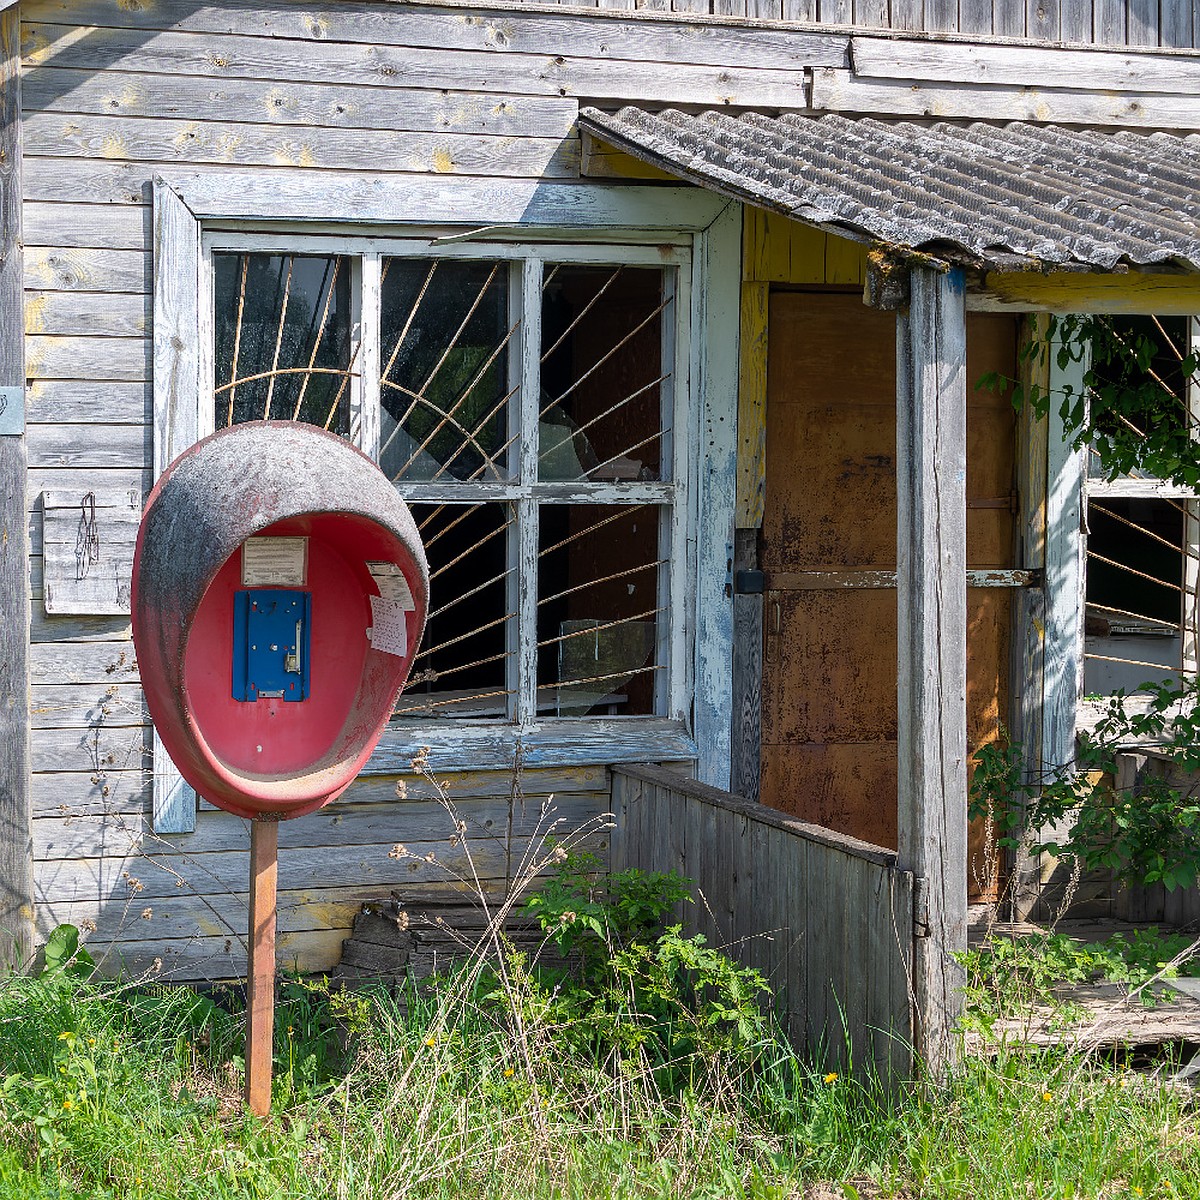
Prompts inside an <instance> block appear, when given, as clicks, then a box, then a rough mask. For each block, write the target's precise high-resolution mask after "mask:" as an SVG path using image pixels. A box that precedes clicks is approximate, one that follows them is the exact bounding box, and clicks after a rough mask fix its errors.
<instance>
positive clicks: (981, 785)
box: [970, 315, 1200, 890]
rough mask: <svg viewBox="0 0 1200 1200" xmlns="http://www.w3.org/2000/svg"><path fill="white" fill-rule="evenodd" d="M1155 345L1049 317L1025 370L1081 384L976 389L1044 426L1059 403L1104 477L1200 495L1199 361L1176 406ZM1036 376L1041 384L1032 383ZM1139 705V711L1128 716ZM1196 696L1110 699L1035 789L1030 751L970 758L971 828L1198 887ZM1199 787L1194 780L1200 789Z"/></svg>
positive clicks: (1134, 335)
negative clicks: (1140, 760) (1026, 774)
mask: <svg viewBox="0 0 1200 1200" xmlns="http://www.w3.org/2000/svg"><path fill="white" fill-rule="evenodd" d="M1159 352H1160V347H1159V345H1158V343H1157V342H1156V341H1155V339H1154V338H1153V337H1152V336H1150V334H1149V333H1147V332H1146V331H1145V330H1144V329H1138V328H1135V327H1134V326H1132V325H1129V324H1124V325H1122V324H1119V323H1114V322H1113V321H1112V319H1111V318H1108V317H1103V316H1097V315H1070V316H1064V317H1053V316H1052V317H1050V318H1049V319H1048V321H1047V323H1046V325H1045V326H1044V328H1043V330H1042V331H1041V333H1040V335H1039V336H1037V337H1033V338H1030V339H1029V340H1028V341H1027V343H1026V344H1025V346H1024V348H1023V350H1022V355H1021V357H1022V360H1023V361H1025V362H1029V363H1033V364H1035V365H1036V364H1040V363H1044V362H1045V361H1046V360H1047V358H1048V356H1053V359H1054V360H1055V361H1057V364H1058V366H1059V367H1060V368H1065V367H1067V366H1068V365H1070V364H1071V363H1072V362H1075V363H1083V364H1084V370H1083V372H1082V377H1081V386H1080V387H1079V388H1075V387H1073V386H1072V385H1070V384H1066V385H1064V386H1062V387H1061V388H1059V389H1057V390H1048V389H1047V388H1045V387H1043V386H1041V385H1040V384H1037V383H1024V384H1022V383H1020V382H1014V381H1011V380H1003V381H1002V380H1001V379H1000V377H999V376H997V375H994V374H993V375H991V376H987V377H985V378H984V379H983V380H981V381H980V385H979V386H981V387H992V388H995V387H998V386H1001V385H1003V386H1005V387H1008V386H1011V388H1012V398H1013V403H1014V405H1015V406H1016V407H1017V408H1020V407H1021V406H1022V405H1023V404H1029V405H1031V406H1032V408H1033V411H1034V412H1035V413H1036V414H1037V415H1038V416H1039V417H1044V416H1046V415H1047V413H1049V411H1050V409H1051V406H1052V405H1053V404H1055V403H1057V404H1058V412H1059V415H1060V417H1061V419H1062V422H1063V432H1064V437H1066V438H1068V439H1069V440H1070V442H1071V444H1072V445H1073V446H1074V447H1075V448H1077V449H1078V448H1082V447H1085V446H1086V447H1090V448H1091V451H1092V452H1093V454H1094V455H1095V456H1096V457H1097V458H1098V460H1099V463H1100V464H1101V467H1102V469H1103V471H1104V472H1105V473H1106V474H1107V475H1108V477H1109V478H1110V479H1115V478H1116V477H1118V476H1120V475H1125V474H1129V473H1131V472H1138V473H1140V474H1144V475H1149V476H1153V477H1155V478H1158V479H1163V480H1167V481H1169V482H1171V483H1174V484H1177V485H1180V486H1184V487H1197V486H1200V438H1198V436H1197V434H1198V432H1200V431H1198V430H1197V428H1196V427H1195V423H1194V420H1193V418H1192V417H1191V416H1190V415H1189V412H1188V406H1187V404H1186V402H1185V399H1184V396H1186V388H1187V387H1188V386H1189V385H1190V384H1191V383H1192V381H1193V380H1194V379H1195V376H1196V373H1197V369H1198V367H1200V360H1198V358H1197V355H1196V354H1195V353H1194V352H1189V353H1188V354H1186V355H1184V354H1180V355H1179V361H1178V362H1177V363H1176V364H1175V371H1176V372H1177V373H1178V374H1180V375H1181V376H1182V378H1183V380H1184V386H1183V387H1182V388H1181V389H1180V394H1176V392H1174V391H1172V390H1171V388H1170V387H1169V386H1168V384H1167V383H1166V382H1165V381H1164V380H1163V379H1162V377H1161V376H1160V375H1159V374H1158V373H1156V371H1155V370H1154V363H1155V360H1156V359H1157V358H1158V356H1159ZM1031 374H1034V375H1036V374H1037V372H1036V371H1035V372H1031ZM1135 697H1137V698H1139V702H1138V703H1137V704H1135V705H1131V704H1130V703H1129V702H1130V700H1131V699H1134V698H1135ZM1198 733H1200V685H1198V684H1197V682H1196V681H1195V680H1189V681H1184V682H1182V683H1157V684H1156V683H1146V684H1143V685H1142V686H1141V687H1140V688H1138V689H1137V691H1136V692H1135V693H1132V694H1131V695H1126V694H1125V693H1121V692H1118V693H1117V694H1115V695H1113V696H1111V697H1108V698H1107V707H1106V709H1105V712H1104V715H1103V717H1102V719H1101V721H1100V722H1099V724H1098V725H1097V727H1096V729H1095V730H1094V732H1093V733H1092V734H1091V735H1090V736H1083V737H1081V738H1080V748H1079V753H1078V755H1077V758H1076V761H1075V763H1074V764H1073V765H1071V766H1056V765H1049V766H1047V768H1046V769H1045V772H1044V775H1043V777H1042V778H1040V779H1035V780H1032V781H1031V780H1027V779H1024V778H1023V777H1022V768H1021V761H1022V757H1023V756H1022V749H1021V747H1020V746H1019V745H1015V744H1008V743H1001V744H1000V745H995V746H987V747H984V748H983V749H981V750H980V751H979V752H978V753H977V755H976V771H975V776H974V780H973V782H972V787H971V803H970V811H971V814H972V816H990V817H991V818H993V819H994V820H995V821H996V823H997V826H998V828H999V834H1000V836H999V839H998V840H999V844H1000V845H1004V846H1009V847H1016V846H1018V845H1019V844H1021V843H1022V831H1024V830H1030V831H1037V830H1047V829H1055V830H1061V831H1063V832H1061V833H1058V834H1055V835H1050V836H1044V837H1043V838H1042V840H1037V837H1036V835H1035V836H1033V837H1032V838H1031V839H1030V840H1029V842H1028V849H1029V850H1031V851H1032V852H1033V853H1040V852H1043V851H1044V852H1047V853H1050V854H1054V855H1056V856H1059V857H1066V858H1068V859H1073V860H1075V861H1076V862H1077V863H1078V864H1079V865H1080V866H1081V867H1083V868H1084V869H1094V868H1109V869H1111V870H1112V872H1113V873H1114V875H1115V877H1116V878H1117V879H1119V880H1121V881H1123V882H1127V883H1134V884H1149V883H1162V884H1163V885H1164V886H1165V887H1166V888H1167V889H1168V890H1172V889H1174V888H1177V887H1190V886H1191V885H1192V884H1194V883H1195V882H1196V880H1197V877H1198V876H1200V802H1198V801H1197V797H1196V787H1193V786H1189V785H1187V784H1183V783H1180V782H1179V780H1180V779H1182V778H1183V777H1185V776H1187V775H1188V774H1189V773H1193V772H1197V771H1200V738H1198V737H1197V734H1198ZM1148 742H1149V743H1153V744H1154V745H1155V748H1156V750H1157V752H1158V753H1159V755H1160V756H1161V757H1164V758H1166V759H1167V760H1168V761H1169V764H1170V769H1169V770H1167V771H1164V772H1163V774H1162V775H1159V776H1156V777H1150V778H1144V779H1139V781H1138V784H1137V786H1136V788H1132V789H1119V788H1117V787H1116V786H1115V779H1116V772H1117V763H1116V755H1117V753H1118V751H1119V750H1121V749H1122V748H1124V747H1128V746H1130V745H1133V744H1139V743H1140V744H1146V743H1148ZM1198 778H1200V777H1198Z"/></svg>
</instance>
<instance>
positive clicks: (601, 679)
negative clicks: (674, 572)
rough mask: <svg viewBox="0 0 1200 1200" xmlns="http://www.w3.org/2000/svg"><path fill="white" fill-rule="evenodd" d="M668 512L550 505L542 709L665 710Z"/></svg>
mask: <svg viewBox="0 0 1200 1200" xmlns="http://www.w3.org/2000/svg"><path fill="white" fill-rule="evenodd" d="M662 511H663V510H662V509H661V508H659V507H658V506H656V505H639V506H636V507H625V506H618V505H594V504H588V505H563V504H559V505H549V504H547V505H542V506H541V507H540V508H539V510H538V512H539V521H540V527H539V532H538V541H539V553H538V629H537V635H538V710H539V712H543V713H547V714H554V715H558V716H563V717H581V716H587V715H589V714H590V715H602V714H612V715H617V716H644V715H647V714H652V713H654V712H656V711H657V706H656V703H655V695H656V691H657V690H660V689H656V683H657V677H658V675H659V673H660V672H661V671H662V670H663V667H664V664H663V663H662V662H661V661H660V651H659V633H660V629H661V628H662V624H661V622H662V616H663V607H662V606H661V605H660V602H659V578H660V572H661V568H662V566H663V555H662V553H661V549H660V545H659V524H660V521H661V516H662Z"/></svg>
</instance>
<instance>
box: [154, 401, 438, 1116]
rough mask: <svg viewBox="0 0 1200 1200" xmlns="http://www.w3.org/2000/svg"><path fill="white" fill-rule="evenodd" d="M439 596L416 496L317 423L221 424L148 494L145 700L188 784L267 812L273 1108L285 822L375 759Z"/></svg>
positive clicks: (254, 1019)
mask: <svg viewBox="0 0 1200 1200" xmlns="http://www.w3.org/2000/svg"><path fill="white" fill-rule="evenodd" d="M428 602H429V571H428V567H427V565H426V561H425V552H424V549H423V547H422V545H421V539H420V536H419V535H418V533H417V529H416V526H415V524H414V522H413V519H412V516H411V514H410V513H409V511H408V506H407V505H406V504H405V503H404V501H403V500H402V499H400V497H399V496H398V495H397V494H396V490H395V488H394V487H393V485H392V484H391V483H390V482H389V481H388V480H387V479H386V477H385V476H384V475H383V474H382V472H381V471H380V470H379V469H378V467H377V466H376V465H375V464H374V463H373V462H371V460H370V459H368V458H367V457H365V456H364V455H363V454H361V453H360V452H359V451H358V450H356V449H355V448H354V447H352V446H351V445H349V444H348V443H347V442H345V441H343V440H342V439H341V438H338V437H335V436H334V435H332V434H329V433H325V432H324V431H322V430H319V429H317V428H315V427H313V426H310V425H302V424H298V423H293V422H287V421H261V422H253V423H249V424H243V425H236V426H233V427H232V428H230V429H225V430H221V431H220V432H219V433H215V434H213V435H212V436H211V437H209V438H206V439H204V440H203V441H201V442H198V443H197V444H196V445H195V446H192V447H191V448H190V449H188V450H186V451H185V452H184V453H183V454H181V455H180V456H179V457H178V458H177V459H176V460H175V461H174V462H173V463H172V464H171V465H170V466H169V467H168V468H167V470H166V471H165V472H164V473H163V475H162V477H161V478H160V479H159V481H158V483H157V484H156V485H155V487H154V490H153V491H152V492H151V494H150V497H149V500H148V501H147V504H146V509H145V513H144V516H143V518H142V524H141V528H140V530H139V532H138V540H137V549H136V552H135V555H134V563H133V640H134V646H135V648H136V651H137V660H138V667H139V670H140V673H141V678H142V686H143V688H144V689H145V693H146V704H147V707H148V708H149V711H150V716H151V718H152V720H153V721H154V725H155V728H156V730H157V732H158V735H159V737H160V738H161V740H162V743H163V745H164V747H165V748H166V750H167V752H168V753H169V754H170V756H171V759H172V761H173V762H174V763H175V765H176V767H177V768H178V769H179V772H180V774H181V775H182V776H183V778H184V779H186V780H187V782H188V783H190V784H191V785H192V787H194V788H195V789H196V792H197V793H198V794H199V795H201V796H203V797H204V798H205V799H206V800H208V801H210V802H211V803H213V804H215V805H217V806H218V807H220V808H224V809H227V810H228V811H230V812H233V813H237V814H238V815H240V816H243V817H248V818H251V819H252V820H253V824H252V826H251V875H250V921H251V928H250V947H251V951H250V953H251V964H250V970H249V972H248V989H249V994H248V1004H247V1012H248V1024H249V1028H248V1031H247V1054H246V1065H247V1100H248V1102H249V1104H250V1107H251V1108H252V1109H253V1110H254V1111H256V1112H259V1113H265V1112H266V1111H267V1108H268V1107H269V1105H270V1066H271V1038H272V1023H273V1019H274V1018H273V1007H274V969H275V963H274V924H275V877H276V862H277V847H278V822H279V821H280V820H286V819H288V818H291V817H298V816H302V815H303V814H305V813H309V812H312V811H314V810H315V809H318V808H320V807H321V806H322V805H323V804H327V803H328V802H329V801H330V800H333V799H334V798H335V797H337V796H338V795H340V794H341V793H342V792H343V791H344V790H345V789H346V788H347V787H348V786H349V785H350V784H351V783H352V782H353V780H354V778H355V777H356V776H357V774H358V773H359V771H360V770H361V769H362V767H363V765H364V764H365V762H366V760H367V759H368V758H369V757H370V755H371V751H372V750H373V749H374V747H375V744H376V742H377V741H378V740H379V736H380V734H381V733H382V732H383V729H384V727H385V726H386V725H387V722H388V719H389V717H390V716H391V713H392V710H393V707H394V705H395V701H396V696H397V694H398V693H399V692H400V690H401V688H402V687H403V686H404V683H405V681H406V680H407V678H408V673H409V670H410V668H411V665H412V660H413V656H414V655H415V654H416V651H417V647H418V645H419V644H420V641H421V635H422V633H423V631H424V627H425V617H426V613H427V610H428ZM268 943H269V945H268Z"/></svg>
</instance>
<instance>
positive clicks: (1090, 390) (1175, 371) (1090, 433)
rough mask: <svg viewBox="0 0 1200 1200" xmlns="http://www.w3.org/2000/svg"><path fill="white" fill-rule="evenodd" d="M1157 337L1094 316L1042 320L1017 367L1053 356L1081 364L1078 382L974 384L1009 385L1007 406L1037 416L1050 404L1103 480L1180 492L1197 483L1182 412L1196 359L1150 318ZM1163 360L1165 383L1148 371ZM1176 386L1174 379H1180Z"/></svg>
mask: <svg viewBox="0 0 1200 1200" xmlns="http://www.w3.org/2000/svg"><path fill="white" fill-rule="evenodd" d="M1149 326H1150V329H1157V330H1158V331H1159V332H1160V333H1161V334H1162V336H1161V340H1160V338H1159V337H1156V336H1155V335H1154V334H1153V333H1152V332H1148V330H1147V328H1146V327H1144V326H1141V325H1138V326H1135V325H1132V324H1131V323H1129V322H1118V321H1114V320H1113V318H1111V317H1107V316H1100V315H1097V314H1094V313H1093V314H1078V313H1072V314H1069V315H1067V316H1053V315H1052V316H1050V317H1049V318H1048V319H1047V320H1046V322H1045V324H1044V326H1043V327H1042V328H1041V330H1040V331H1039V333H1038V334H1037V335H1036V336H1033V337H1030V338H1028V339H1027V340H1026V342H1025V344H1024V346H1023V348H1022V350H1021V360H1022V362H1025V363H1029V364H1031V365H1037V364H1040V363H1042V362H1043V361H1045V360H1046V359H1048V358H1053V359H1054V360H1055V361H1056V362H1057V364H1058V366H1059V367H1060V368H1065V367H1067V366H1068V365H1070V364H1071V363H1072V362H1075V363H1082V364H1083V374H1082V380H1081V384H1082V386H1080V387H1076V386H1075V385H1073V384H1071V383H1063V384H1060V385H1059V386H1057V387H1055V388H1047V387H1046V386H1044V385H1043V384H1041V383H1038V382H1036V378H1037V376H1038V374H1039V372H1037V371H1031V372H1029V374H1030V375H1031V376H1033V380H1032V381H1031V380H1026V381H1021V380H1009V379H1004V378H1003V377H1002V376H1001V375H999V374H998V373H992V374H990V375H988V376H985V377H984V379H983V380H982V381H981V383H980V386H981V387H990V388H996V387H1004V388H1011V394H1012V398H1013V404H1014V405H1015V406H1016V407H1017V408H1018V409H1019V408H1021V407H1022V405H1024V404H1029V405H1031V406H1032V408H1033V411H1034V412H1035V413H1036V414H1037V415H1038V416H1039V417H1044V416H1045V415H1046V414H1047V413H1048V412H1049V411H1050V410H1051V407H1052V406H1054V405H1057V406H1058V412H1059V415H1060V416H1061V418H1062V422H1063V432H1064V435H1065V436H1066V437H1067V438H1069V439H1070V440H1071V443H1072V444H1073V445H1074V446H1075V447H1076V448H1077V449H1078V448H1080V447H1083V446H1090V447H1091V449H1092V452H1093V454H1094V455H1095V458H1096V460H1097V461H1098V462H1099V464H1100V466H1101V469H1102V471H1103V472H1104V473H1105V474H1106V475H1107V476H1108V478H1110V479H1115V478H1116V477H1117V476H1119V475H1127V474H1130V473H1132V472H1137V473H1139V474H1142V475H1149V476H1153V477H1154V478H1157V479H1165V480H1168V481H1170V482H1171V483H1174V484H1178V485H1180V486H1182V487H1198V486H1200V438H1198V434H1200V428H1198V427H1197V423H1196V420H1195V418H1194V417H1193V416H1192V415H1190V414H1189V412H1188V404H1187V387H1188V386H1189V385H1190V384H1191V383H1192V382H1193V381H1194V380H1195V378H1196V373H1197V369H1198V368H1200V357H1198V356H1197V354H1196V352H1195V351H1194V350H1192V349H1191V348H1186V349H1184V348H1178V349H1177V348H1175V347H1174V345H1173V343H1172V342H1171V339H1170V338H1169V337H1167V336H1166V334H1165V332H1162V327H1161V325H1159V324H1158V322H1156V321H1151V322H1150V323H1149ZM1164 354H1165V355H1169V356H1171V357H1172V358H1173V359H1174V360H1175V361H1174V362H1173V363H1172V370H1171V374H1172V375H1173V376H1174V377H1175V380H1176V382H1175V383H1174V384H1172V382H1169V381H1168V380H1167V379H1166V378H1165V377H1164V374H1163V373H1162V372H1160V371H1159V370H1158V369H1156V366H1155V364H1156V362H1157V361H1159V360H1160V359H1161V358H1162V357H1163V355H1164ZM1180 381H1181V382H1180Z"/></svg>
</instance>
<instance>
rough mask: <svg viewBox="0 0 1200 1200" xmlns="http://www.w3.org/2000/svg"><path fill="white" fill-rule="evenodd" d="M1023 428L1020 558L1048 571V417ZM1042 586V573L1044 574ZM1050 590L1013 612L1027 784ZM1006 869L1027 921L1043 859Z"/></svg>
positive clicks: (1034, 766)
mask: <svg viewBox="0 0 1200 1200" xmlns="http://www.w3.org/2000/svg"><path fill="white" fill-rule="evenodd" d="M1045 332H1046V318H1045V316H1040V317H1036V318H1033V319H1032V320H1031V321H1030V322H1029V325H1028V327H1027V330H1026V333H1025V337H1026V338H1027V339H1041V338H1043V337H1044V336H1045ZM1049 365H1050V356H1049V355H1048V354H1046V355H1035V356H1032V357H1029V358H1026V359H1024V360H1023V362H1022V364H1021V384H1022V386H1023V387H1024V389H1025V393H1026V395H1028V394H1029V392H1030V389H1031V388H1034V387H1036V388H1038V389H1039V390H1041V391H1045V390H1046V389H1047V388H1049V386H1050V377H1049ZM1017 420H1018V425H1017V493H1018V496H1019V500H1020V521H1019V523H1018V526H1017V546H1016V547H1015V550H1016V563H1017V565H1018V566H1019V567H1022V568H1024V569H1026V570H1030V571H1041V572H1044V571H1045V568H1046V470H1047V463H1048V461H1049V460H1048V453H1049V452H1048V435H1049V422H1048V421H1047V419H1046V418H1045V417H1039V416H1038V415H1037V414H1036V413H1035V412H1034V411H1033V405H1032V404H1029V403H1025V404H1023V405H1022V406H1021V411H1020V413H1019V415H1018V418H1017ZM1042 578H1043V584H1044V578H1045V577H1044V574H1043V577H1042ZM1045 643H1046V589H1045V587H1044V586H1041V587H1029V588H1022V589H1021V590H1020V591H1019V592H1018V593H1017V603H1016V606H1015V611H1014V613H1013V639H1012V647H1011V659H1010V671H1011V678H1012V680H1013V684H1014V686H1013V689H1012V703H1011V711H1010V714H1009V729H1010V730H1011V733H1012V740H1013V742H1014V743H1015V744H1016V745H1019V746H1020V747H1021V755H1022V767H1021V771H1022V776H1023V778H1024V781H1025V782H1026V783H1028V784H1035V785H1036V784H1037V783H1038V782H1039V781H1040V780H1041V778H1042V769H1043V757H1042V704H1043V697H1044V695H1045ZM1005 857H1006V861H1005V863H1004V869H1005V872H1006V874H1007V876H1008V880H1009V882H1008V887H1007V890H1006V894H1007V901H1008V906H1007V911H1006V913H1005V918H1006V919H1007V920H1016V921H1023V920H1025V919H1026V918H1027V917H1028V916H1029V915H1030V913H1031V912H1032V911H1033V908H1034V905H1035V904H1036V903H1037V898H1038V882H1039V879H1038V875H1039V872H1038V859H1037V856H1036V855H1031V854H1029V853H1028V852H1027V851H1026V850H1024V848H1021V849H1018V850H1014V851H1010V852H1009V853H1008V854H1007V855H1006V856H1005Z"/></svg>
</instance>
